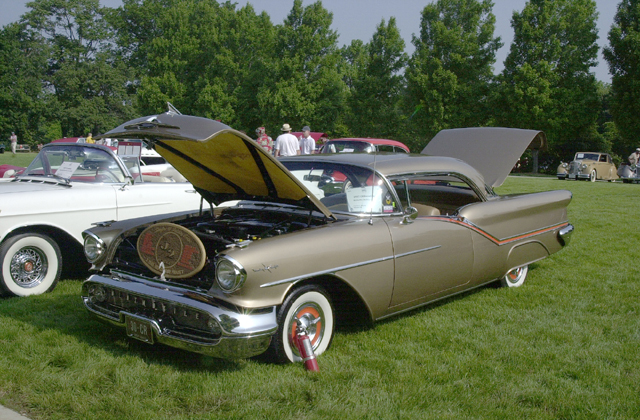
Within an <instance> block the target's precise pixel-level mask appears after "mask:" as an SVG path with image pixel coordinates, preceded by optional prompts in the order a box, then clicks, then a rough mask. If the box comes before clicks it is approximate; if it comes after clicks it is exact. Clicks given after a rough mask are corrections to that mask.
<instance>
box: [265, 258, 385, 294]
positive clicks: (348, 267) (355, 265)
mask: <svg viewBox="0 0 640 420" xmlns="http://www.w3.org/2000/svg"><path fill="white" fill-rule="evenodd" d="M393 258H394V256H393V255H390V256H388V257H382V258H376V259H373V260H368V261H363V262H360V263H355V264H348V265H343V266H341V267H334V268H330V269H328V270H322V271H316V272H315V273H308V274H303V275H300V276H296V277H290V278H288V279H283V280H278V281H274V282H271V283H265V284H263V285H261V286H260V287H261V288H262V287H272V286H277V285H279V284H284V283H294V282H296V281H298V280H303V279H306V278H309V277H315V276H321V275H323V274H333V273H335V272H337V271H342V270H348V269H350V268H356V267H362V266H364V265H369V264H375V263H379V262H383V261H389V260H392V259H393Z"/></svg>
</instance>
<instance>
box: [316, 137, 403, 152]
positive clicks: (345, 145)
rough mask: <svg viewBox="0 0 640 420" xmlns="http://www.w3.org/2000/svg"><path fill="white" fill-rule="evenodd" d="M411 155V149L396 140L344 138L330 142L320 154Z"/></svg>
mask: <svg viewBox="0 0 640 420" xmlns="http://www.w3.org/2000/svg"><path fill="white" fill-rule="evenodd" d="M353 152H359V153H363V152H364V153H371V152H392V153H410V152H409V148H408V147H407V146H406V145H404V144H402V143H400V142H399V141H396V140H388V139H372V138H369V137H366V138H344V139H333V140H329V141H328V142H327V143H326V144H325V145H324V146H323V147H322V150H320V153H353Z"/></svg>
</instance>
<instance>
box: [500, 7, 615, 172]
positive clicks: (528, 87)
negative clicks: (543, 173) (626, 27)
mask: <svg viewBox="0 0 640 420" xmlns="http://www.w3.org/2000/svg"><path fill="white" fill-rule="evenodd" d="M596 19H597V13H596V6H595V2H594V1H593V0H553V1H551V0H530V1H529V2H528V3H527V4H526V5H525V7H524V9H523V11H522V12H520V13H519V12H514V13H513V18H512V21H511V25H512V27H513V28H514V32H515V34H514V41H513V44H511V50H510V52H509V55H508V56H507V59H506V61H505V69H504V71H503V72H502V74H501V76H500V78H499V82H500V83H499V88H498V89H497V95H496V96H494V98H493V103H494V107H493V109H494V110H495V113H494V122H493V123H495V124H497V125H504V126H508V127H520V128H530V129H540V130H544V131H545V132H546V134H547V138H548V140H549V143H550V148H551V150H550V153H551V155H552V157H554V159H556V160H557V159H559V158H565V159H566V158H567V157H569V156H571V155H572V154H573V153H574V152H575V151H576V150H577V149H584V150H598V151H608V150H607V149H608V147H607V145H606V142H604V141H603V140H604V139H603V137H602V135H601V134H599V133H598V131H597V125H596V120H597V118H598V111H599V106H600V103H599V97H598V94H597V85H596V80H595V77H594V75H593V74H592V73H590V72H589V69H590V68H591V67H593V66H595V64H596V58H597V52H598V46H597V44H596V40H597V38H598V35H597V29H596ZM550 166H552V167H553V165H550Z"/></svg>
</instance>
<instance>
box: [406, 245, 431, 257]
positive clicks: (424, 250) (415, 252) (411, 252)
mask: <svg viewBox="0 0 640 420" xmlns="http://www.w3.org/2000/svg"><path fill="white" fill-rule="evenodd" d="M441 247H442V245H436V246H432V247H429V248H423V249H419V250H417V251H410V252H405V253H404V254H398V255H396V258H402V257H406V256H408V255H414V254H419V253H421V252H426V251H431V250H434V249H438V248H441Z"/></svg>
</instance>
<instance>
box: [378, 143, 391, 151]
mask: <svg viewBox="0 0 640 420" xmlns="http://www.w3.org/2000/svg"><path fill="white" fill-rule="evenodd" d="M378 152H393V146H389V145H387V144H379V145H378Z"/></svg>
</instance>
